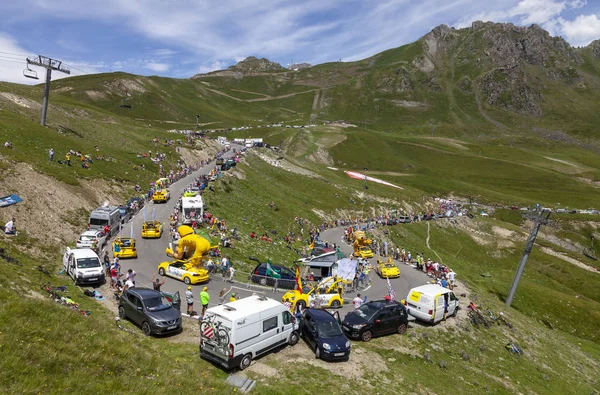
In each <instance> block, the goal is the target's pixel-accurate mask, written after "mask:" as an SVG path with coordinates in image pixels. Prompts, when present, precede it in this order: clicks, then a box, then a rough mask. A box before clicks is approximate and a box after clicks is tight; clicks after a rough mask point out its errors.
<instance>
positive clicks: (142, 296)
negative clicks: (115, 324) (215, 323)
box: [119, 287, 183, 336]
mask: <svg viewBox="0 0 600 395" xmlns="http://www.w3.org/2000/svg"><path fill="white" fill-rule="evenodd" d="M180 307H181V299H180V296H179V292H177V293H175V294H171V295H168V294H166V293H163V292H158V291H155V290H153V289H150V288H135V287H134V288H129V289H127V290H125V292H123V295H122V296H121V298H120V299H119V317H120V318H122V319H124V318H129V319H130V320H131V321H132V322H133V323H134V324H136V325H139V326H140V327H141V328H142V331H143V332H144V335H146V336H150V335H162V334H167V333H172V332H178V331H181V330H182V329H183V327H182V323H181V312H180V311H179V309H180Z"/></svg>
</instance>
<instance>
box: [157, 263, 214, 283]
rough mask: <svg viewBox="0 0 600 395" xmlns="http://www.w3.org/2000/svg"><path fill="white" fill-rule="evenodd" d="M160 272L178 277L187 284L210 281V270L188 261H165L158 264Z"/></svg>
mask: <svg viewBox="0 0 600 395" xmlns="http://www.w3.org/2000/svg"><path fill="white" fill-rule="evenodd" d="M158 274H160V275H161V276H169V277H173V278H176V279H177V280H180V281H183V282H184V283H186V284H198V283H203V282H206V281H208V271H207V270H206V269H204V268H203V267H195V266H194V265H192V264H191V263H190V262H188V261H180V260H176V261H172V262H163V263H161V264H160V265H158Z"/></svg>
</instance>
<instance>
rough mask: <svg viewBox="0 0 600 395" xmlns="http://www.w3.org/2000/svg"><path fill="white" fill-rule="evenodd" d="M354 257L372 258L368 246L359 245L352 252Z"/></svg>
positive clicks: (371, 252)
mask: <svg viewBox="0 0 600 395" xmlns="http://www.w3.org/2000/svg"><path fill="white" fill-rule="evenodd" d="M354 256H355V257H357V258H358V257H361V258H363V259H369V258H373V251H372V250H371V249H370V248H369V247H359V248H358V249H357V250H356V251H355V252H354Z"/></svg>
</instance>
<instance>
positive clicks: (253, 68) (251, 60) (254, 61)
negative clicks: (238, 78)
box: [227, 56, 285, 73]
mask: <svg viewBox="0 0 600 395" xmlns="http://www.w3.org/2000/svg"><path fill="white" fill-rule="evenodd" d="M227 70H229V71H238V72H242V73H268V72H273V71H285V68H284V67H283V66H281V65H280V64H279V63H276V62H271V61H270V60H269V59H265V58H262V59H258V58H256V57H254V56H249V57H247V58H246V59H244V60H242V61H240V62H238V63H237V64H235V65H233V66H229V67H228V68H227Z"/></svg>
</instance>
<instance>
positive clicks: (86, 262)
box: [77, 257, 100, 269]
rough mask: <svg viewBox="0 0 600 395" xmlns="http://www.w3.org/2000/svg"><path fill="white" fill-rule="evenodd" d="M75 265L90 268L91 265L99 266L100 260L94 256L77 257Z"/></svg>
mask: <svg viewBox="0 0 600 395" xmlns="http://www.w3.org/2000/svg"><path fill="white" fill-rule="evenodd" d="M77 267H78V268H80V269H91V268H93V267H100V261H99V260H98V258H96V257H90V258H79V259H78V260H77Z"/></svg>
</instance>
